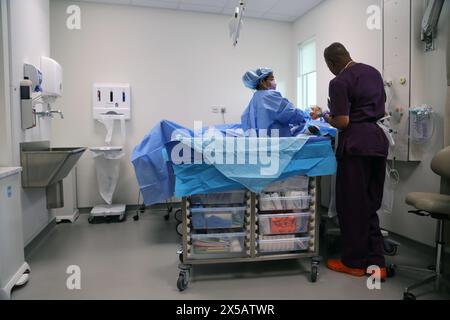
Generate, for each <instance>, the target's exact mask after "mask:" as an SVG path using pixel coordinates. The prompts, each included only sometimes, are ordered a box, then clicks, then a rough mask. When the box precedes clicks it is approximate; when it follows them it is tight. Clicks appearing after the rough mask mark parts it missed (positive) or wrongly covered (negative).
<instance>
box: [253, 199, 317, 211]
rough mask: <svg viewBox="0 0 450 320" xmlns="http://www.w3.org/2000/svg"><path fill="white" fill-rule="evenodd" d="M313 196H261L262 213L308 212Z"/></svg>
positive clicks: (260, 208) (260, 206)
mask: <svg viewBox="0 0 450 320" xmlns="http://www.w3.org/2000/svg"><path fill="white" fill-rule="evenodd" d="M310 203H311V196H298V197H270V196H266V195H261V196H260V198H259V210H260V211H282V210H293V211H298V210H308V209H309V205H310Z"/></svg>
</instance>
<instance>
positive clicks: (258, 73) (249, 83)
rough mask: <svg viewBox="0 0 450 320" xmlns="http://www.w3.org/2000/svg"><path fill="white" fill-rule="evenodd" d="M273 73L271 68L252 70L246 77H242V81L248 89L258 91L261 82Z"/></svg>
mask: <svg viewBox="0 0 450 320" xmlns="http://www.w3.org/2000/svg"><path fill="white" fill-rule="evenodd" d="M271 73H273V70H272V69H269V68H259V69H257V70H250V71H247V72H246V73H245V74H244V76H243V77H242V81H243V82H244V85H245V86H246V87H247V88H249V89H252V90H256V88H257V87H258V84H259V83H260V82H261V80H264V79H265V78H267V77H268V76H269V75H270V74H271Z"/></svg>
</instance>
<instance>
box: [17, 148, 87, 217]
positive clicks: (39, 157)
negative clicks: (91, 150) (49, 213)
mask: <svg viewBox="0 0 450 320" xmlns="http://www.w3.org/2000/svg"><path fill="white" fill-rule="evenodd" d="M85 151H86V148H82V147H76V148H50V142H49V141H38V142H25V143H21V144H20V162H21V166H22V168H23V172H22V187H23V188H46V189H47V208H49V209H50V208H61V207H63V206H64V197H63V189H62V187H63V184H62V180H63V179H64V178H66V177H67V175H68V174H69V173H70V171H71V170H72V169H73V167H74V166H75V165H76V164H77V162H78V160H79V159H80V157H81V156H82V155H83V153H84V152H85Z"/></svg>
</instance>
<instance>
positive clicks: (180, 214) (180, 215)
mask: <svg viewBox="0 0 450 320" xmlns="http://www.w3.org/2000/svg"><path fill="white" fill-rule="evenodd" d="M174 217H175V220H177V221H178V222H183V210H181V209H178V210H177V211H175V215H174Z"/></svg>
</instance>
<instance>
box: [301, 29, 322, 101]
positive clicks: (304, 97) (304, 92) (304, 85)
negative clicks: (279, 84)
mask: <svg viewBox="0 0 450 320" xmlns="http://www.w3.org/2000/svg"><path fill="white" fill-rule="evenodd" d="M312 42H314V43H315V45H316V50H317V42H316V38H315V37H313V38H310V39H308V40H306V41H303V42H302V43H300V44H299V45H298V50H297V54H298V70H297V106H298V107H299V108H301V109H306V108H309V107H311V105H308V101H311V100H312V101H316V102H315V103H317V60H316V65H315V66H314V70H313V71H310V72H308V73H303V71H302V66H303V61H302V59H303V55H302V49H303V48H304V47H306V46H307V45H309V44H311V43H312ZM316 57H317V54H316ZM312 74H315V75H316V92H315V97H313V99H310V97H309V96H308V91H309V87H308V81H306V79H307V78H308V76H310V75H312Z"/></svg>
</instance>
